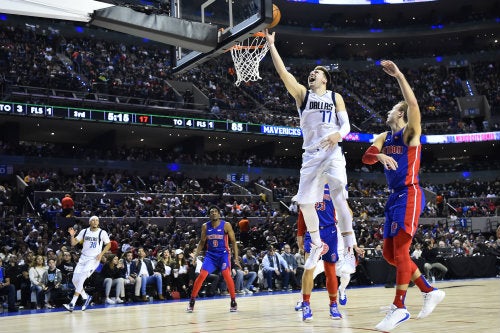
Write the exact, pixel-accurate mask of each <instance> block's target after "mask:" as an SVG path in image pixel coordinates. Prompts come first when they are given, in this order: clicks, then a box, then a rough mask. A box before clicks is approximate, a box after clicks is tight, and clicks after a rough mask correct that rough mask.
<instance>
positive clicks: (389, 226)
mask: <svg viewBox="0 0 500 333" xmlns="http://www.w3.org/2000/svg"><path fill="white" fill-rule="evenodd" d="M403 130H404V128H403V129H401V130H400V131H398V132H396V133H394V134H393V133H392V132H388V133H387V136H386V139H385V141H384V144H383V146H382V153H384V154H386V155H387V156H390V157H392V158H393V159H394V160H395V161H396V162H397V163H398V167H397V169H396V170H388V169H384V171H385V177H386V179H387V184H388V185H389V189H390V191H391V194H390V195H389V199H388V200H387V204H386V206H385V224H384V238H387V237H394V236H395V235H396V234H397V233H398V231H399V230H400V229H403V230H404V231H405V232H406V233H408V234H409V235H411V236H412V237H413V236H414V235H415V232H416V231H417V227H418V219H419V217H420V214H421V213H422V210H423V209H424V207H425V196H424V192H423V191H422V188H421V187H420V185H419V178H418V172H419V170H420V156H421V153H422V145H421V144H420V145H418V146H407V145H406V144H405V143H404V141H403Z"/></svg>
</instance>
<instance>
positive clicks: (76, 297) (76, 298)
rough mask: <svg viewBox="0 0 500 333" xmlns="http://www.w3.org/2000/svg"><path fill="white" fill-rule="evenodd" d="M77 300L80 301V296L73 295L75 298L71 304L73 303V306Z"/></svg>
mask: <svg viewBox="0 0 500 333" xmlns="http://www.w3.org/2000/svg"><path fill="white" fill-rule="evenodd" d="M76 301H78V296H76V295H73V299H72V300H71V304H73V306H74V305H75V304H76Z"/></svg>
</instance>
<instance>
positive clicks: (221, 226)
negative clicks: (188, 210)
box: [186, 206, 241, 312]
mask: <svg viewBox="0 0 500 333" xmlns="http://www.w3.org/2000/svg"><path fill="white" fill-rule="evenodd" d="M208 214H209V216H210V221H208V222H206V223H204V224H203V225H202V226H201V239H200V242H199V243H198V247H197V248H196V250H195V252H194V258H198V255H199V254H200V252H201V251H203V250H205V258H204V260H203V265H202V266H201V271H200V275H198V277H197V278H196V280H195V281H194V286H193V291H192V292H191V300H190V301H189V306H188V308H187V309H186V311H187V312H193V309H194V303H195V299H196V296H198V292H199V291H200V289H201V286H202V284H203V281H205V279H206V278H207V276H208V274H210V273H212V272H213V271H215V270H216V269H218V270H220V271H221V273H222V277H223V278H224V280H225V281H226V285H227V289H228V290H229V294H230V295H231V305H230V311H231V312H236V311H237V310H238V307H237V304H236V292H235V290H234V281H233V278H232V277H231V250H230V249H229V242H228V240H229V241H230V242H231V244H232V246H233V256H234V263H235V264H236V266H238V267H239V268H240V269H241V265H240V261H239V256H238V245H237V244H236V237H235V236H234V231H233V227H231V224H230V223H228V222H226V221H224V220H221V218H220V211H219V208H218V207H216V206H211V207H210V208H209V209H208Z"/></svg>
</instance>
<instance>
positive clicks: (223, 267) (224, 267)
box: [221, 263, 227, 271]
mask: <svg viewBox="0 0 500 333" xmlns="http://www.w3.org/2000/svg"><path fill="white" fill-rule="evenodd" d="M226 267H227V265H226V263H223V264H222V268H221V271H223V270H225V269H226Z"/></svg>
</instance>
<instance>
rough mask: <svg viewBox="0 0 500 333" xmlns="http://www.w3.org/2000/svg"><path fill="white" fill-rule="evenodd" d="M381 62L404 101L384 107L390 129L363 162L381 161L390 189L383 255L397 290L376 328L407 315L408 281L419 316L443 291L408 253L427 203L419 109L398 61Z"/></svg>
mask: <svg viewBox="0 0 500 333" xmlns="http://www.w3.org/2000/svg"><path fill="white" fill-rule="evenodd" d="M381 66H382V69H383V70H384V71H385V72H386V73H387V74H389V75H390V76H392V77H395V78H396V80H397V81H398V84H399V87H400V89H401V92H402V94H403V97H404V101H401V102H399V103H397V104H396V105H395V106H394V107H393V108H392V110H390V111H389V112H388V114H387V121H386V123H387V125H389V127H390V128H391V130H390V131H387V132H383V133H381V134H379V135H378V136H377V137H376V138H375V141H374V142H373V145H371V146H370V147H369V148H368V150H367V151H366V152H365V154H364V155H363V158H362V161H363V163H365V164H375V163H377V162H380V163H381V164H382V165H383V166H384V172H385V176H386V179H387V184H388V186H389V189H390V191H391V194H390V195H389V198H388V200H387V203H386V206H385V224H384V250H383V255H384V258H385V260H387V262H388V263H389V264H391V265H393V266H395V267H396V296H395V298H394V302H393V304H392V305H391V308H390V311H389V312H388V314H387V316H386V317H385V318H384V319H383V320H382V321H381V322H380V323H379V324H378V325H377V326H376V328H377V329H378V330H380V331H390V330H392V329H393V328H395V327H396V326H398V325H399V324H401V323H403V322H404V321H406V320H408V319H409V318H410V313H409V312H408V310H407V309H406V307H405V304H404V301H405V297H406V291H407V289H408V284H409V283H410V281H413V282H414V283H415V284H416V285H417V286H418V287H419V289H420V290H421V291H422V294H423V297H424V304H423V307H422V310H421V311H420V313H419V315H418V316H417V318H425V317H427V316H428V315H429V314H430V313H431V312H432V311H433V310H434V308H435V307H436V305H437V304H439V303H440V302H441V301H442V300H443V299H444V296H445V294H444V292H443V291H441V290H438V289H436V288H433V287H432V286H430V285H429V283H428V282H427V280H426V279H425V277H424V276H423V275H422V274H421V273H420V270H419V269H418V268H417V265H415V263H414V262H413V261H412V260H411V258H410V245H411V242H412V238H413V236H415V232H416V231H417V228H418V219H419V216H420V213H421V212H422V209H423V208H424V205H425V198H424V193H423V191H422V189H421V188H420V185H419V179H418V172H419V169H420V155H421V150H422V145H421V143H420V135H421V132H422V128H421V124H420V118H421V116H420V109H419V106H418V103H417V99H416V97H415V94H414V93H413V91H412V89H411V87H410V85H409V83H408V81H407V80H406V78H405V76H404V75H403V73H401V71H400V70H399V68H398V67H397V66H396V64H395V63H393V62H392V61H389V60H383V61H382V62H381Z"/></svg>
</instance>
